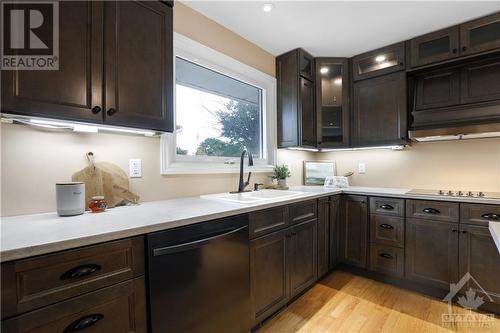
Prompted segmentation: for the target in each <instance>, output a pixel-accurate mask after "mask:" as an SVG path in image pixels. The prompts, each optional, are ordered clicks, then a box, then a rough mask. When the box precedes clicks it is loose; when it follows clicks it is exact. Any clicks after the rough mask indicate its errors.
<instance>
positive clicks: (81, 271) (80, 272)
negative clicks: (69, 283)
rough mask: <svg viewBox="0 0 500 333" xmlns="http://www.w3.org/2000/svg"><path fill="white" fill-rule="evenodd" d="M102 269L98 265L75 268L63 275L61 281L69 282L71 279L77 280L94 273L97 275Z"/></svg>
mask: <svg viewBox="0 0 500 333" xmlns="http://www.w3.org/2000/svg"><path fill="white" fill-rule="evenodd" d="M100 269H101V266H99V265H96V264H88V265H82V266H78V267H75V268H72V269H70V270H69V271H67V272H66V273H64V274H63V275H61V280H69V279H77V278H81V277H84V276H88V275H90V274H92V273H95V272H97V271H99V270H100Z"/></svg>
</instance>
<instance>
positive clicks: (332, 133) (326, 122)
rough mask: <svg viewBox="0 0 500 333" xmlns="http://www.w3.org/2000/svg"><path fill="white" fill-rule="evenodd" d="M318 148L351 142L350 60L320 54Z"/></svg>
mask: <svg viewBox="0 0 500 333" xmlns="http://www.w3.org/2000/svg"><path fill="white" fill-rule="evenodd" d="M316 87H317V88H316V112H317V117H316V118H317V126H318V131H317V132H318V148H338V147H346V146H348V145H349V114H348V112H349V111H348V110H349V107H348V92H349V90H348V87H349V76H348V62H347V59H345V58H316Z"/></svg>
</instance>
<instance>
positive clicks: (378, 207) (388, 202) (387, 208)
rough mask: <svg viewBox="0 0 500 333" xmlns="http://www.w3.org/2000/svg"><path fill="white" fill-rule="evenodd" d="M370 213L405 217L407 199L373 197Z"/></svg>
mask: <svg viewBox="0 0 500 333" xmlns="http://www.w3.org/2000/svg"><path fill="white" fill-rule="evenodd" d="M370 214H381V215H391V216H399V217H404V216H405V201H404V199H395V198H377V197H371V198H370Z"/></svg>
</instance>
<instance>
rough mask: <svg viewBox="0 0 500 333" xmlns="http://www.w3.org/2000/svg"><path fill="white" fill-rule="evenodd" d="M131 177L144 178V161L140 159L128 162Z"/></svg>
mask: <svg viewBox="0 0 500 333" xmlns="http://www.w3.org/2000/svg"><path fill="white" fill-rule="evenodd" d="M128 167H129V177H130V178H141V177H142V161H141V160H140V159H136V158H133V159H130V160H129V162H128Z"/></svg>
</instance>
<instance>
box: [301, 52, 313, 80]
mask: <svg viewBox="0 0 500 333" xmlns="http://www.w3.org/2000/svg"><path fill="white" fill-rule="evenodd" d="M299 65H300V68H299V73H300V76H302V77H304V78H306V79H308V80H309V81H314V76H315V75H314V57H313V56H312V55H310V54H309V53H307V52H306V51H304V50H302V49H299Z"/></svg>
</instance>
